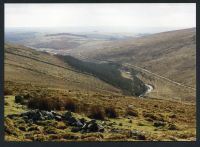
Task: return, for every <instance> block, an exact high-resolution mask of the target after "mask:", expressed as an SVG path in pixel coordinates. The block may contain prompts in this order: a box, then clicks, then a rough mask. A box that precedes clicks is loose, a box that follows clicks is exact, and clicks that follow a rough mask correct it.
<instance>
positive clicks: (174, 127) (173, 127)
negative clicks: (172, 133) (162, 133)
mask: <svg viewBox="0 0 200 147" xmlns="http://www.w3.org/2000/svg"><path fill="white" fill-rule="evenodd" d="M168 130H178V127H177V126H176V125H175V124H169V125H168Z"/></svg>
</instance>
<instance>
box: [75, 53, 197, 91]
mask: <svg viewBox="0 0 200 147" xmlns="http://www.w3.org/2000/svg"><path fill="white" fill-rule="evenodd" d="M78 56H79V57H81V59H82V60H84V61H88V59H89V58H88V57H87V58H86V57H83V56H82V55H81V54H80V53H79V55H78ZM92 60H96V61H100V62H102V61H104V62H108V63H116V62H113V61H109V60H99V59H92ZM122 66H127V67H130V68H133V69H139V70H140V71H142V72H146V73H149V74H151V75H153V76H154V77H156V78H159V79H164V80H165V81H168V82H169V83H172V84H175V85H177V86H180V87H184V88H188V89H191V90H194V91H196V88H194V87H191V86H187V85H184V84H182V83H179V82H176V81H174V80H171V79H169V78H166V77H163V76H161V75H159V74H157V73H154V72H151V71H149V70H147V69H144V68H142V67H139V66H136V65H132V64H129V63H124V64H122Z"/></svg>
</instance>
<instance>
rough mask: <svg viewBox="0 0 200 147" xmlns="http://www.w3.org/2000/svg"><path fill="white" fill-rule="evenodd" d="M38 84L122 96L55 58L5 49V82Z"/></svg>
mask: <svg viewBox="0 0 200 147" xmlns="http://www.w3.org/2000/svg"><path fill="white" fill-rule="evenodd" d="M9 81H11V82H16V83H21V84H27V83H28V84H36V85H41V86H48V87H49V88H61V89H68V90H84V91H86V92H91V91H92V92H104V93H120V90H119V89H117V88H114V87H113V86H111V85H109V84H107V83H105V82H103V81H101V80H99V79H98V78H96V77H94V76H92V75H90V74H87V73H82V72H80V71H78V70H75V69H74V68H72V67H70V66H69V65H67V63H65V62H63V61H61V60H59V59H58V58H57V57H54V56H53V55H51V54H48V53H44V52H38V51H35V50H33V49H30V48H27V47H23V46H16V45H5V82H9Z"/></svg>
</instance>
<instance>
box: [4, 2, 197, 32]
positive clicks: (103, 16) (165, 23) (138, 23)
mask: <svg viewBox="0 0 200 147" xmlns="http://www.w3.org/2000/svg"><path fill="white" fill-rule="evenodd" d="M5 27H6V28H12V27H28V28H34V27H37V28H39V27H40V28H41V27H42V28H51V27H54V28H63V27H65V28H67V27H69V28H70V27H71V28H90V29H91V28H92V29H93V30H97V31H98V29H99V30H104V31H109V30H110V31H122V32H123V31H124V32H126V31H127V32H128V31H131V32H132V31H133V32H134V31H140V32H141V30H143V31H144V32H145V31H150V30H152V31H154V30H157V31H162V30H174V29H183V28H191V27H196V4H195V3H187V4H186V3H185V4H184V3H171V4H170V3H165V4H155V3H149V4H134V3H132V4H127V3H126V4H125V3H124V4H123V3H122V4H55V3H54V4H5Z"/></svg>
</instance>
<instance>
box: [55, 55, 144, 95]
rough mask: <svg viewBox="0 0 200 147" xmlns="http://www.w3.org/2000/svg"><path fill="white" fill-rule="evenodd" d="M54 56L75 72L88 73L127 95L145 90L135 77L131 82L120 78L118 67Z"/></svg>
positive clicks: (110, 64) (139, 93) (138, 93)
mask: <svg viewBox="0 0 200 147" xmlns="http://www.w3.org/2000/svg"><path fill="white" fill-rule="evenodd" d="M56 56H57V57H58V58H59V59H62V60H63V61H64V62H66V63H67V64H69V65H70V66H72V67H74V68H76V69H77V70H79V71H81V72H85V73H90V74H92V75H94V76H96V77H97V78H99V79H100V80H102V81H105V82H107V83H109V84H111V85H113V86H115V87H117V88H120V89H122V90H123V92H124V93H125V94H127V95H134V96H139V95H141V94H142V93H144V92H145V90H146V87H145V85H144V83H143V82H142V81H141V80H140V79H138V78H137V77H134V78H133V80H130V79H126V78H124V77H122V76H121V73H120V71H119V70H118V69H119V65H116V64H113V63H102V64H97V63H92V62H85V61H81V60H78V59H76V58H74V57H72V56H62V55H56Z"/></svg>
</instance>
